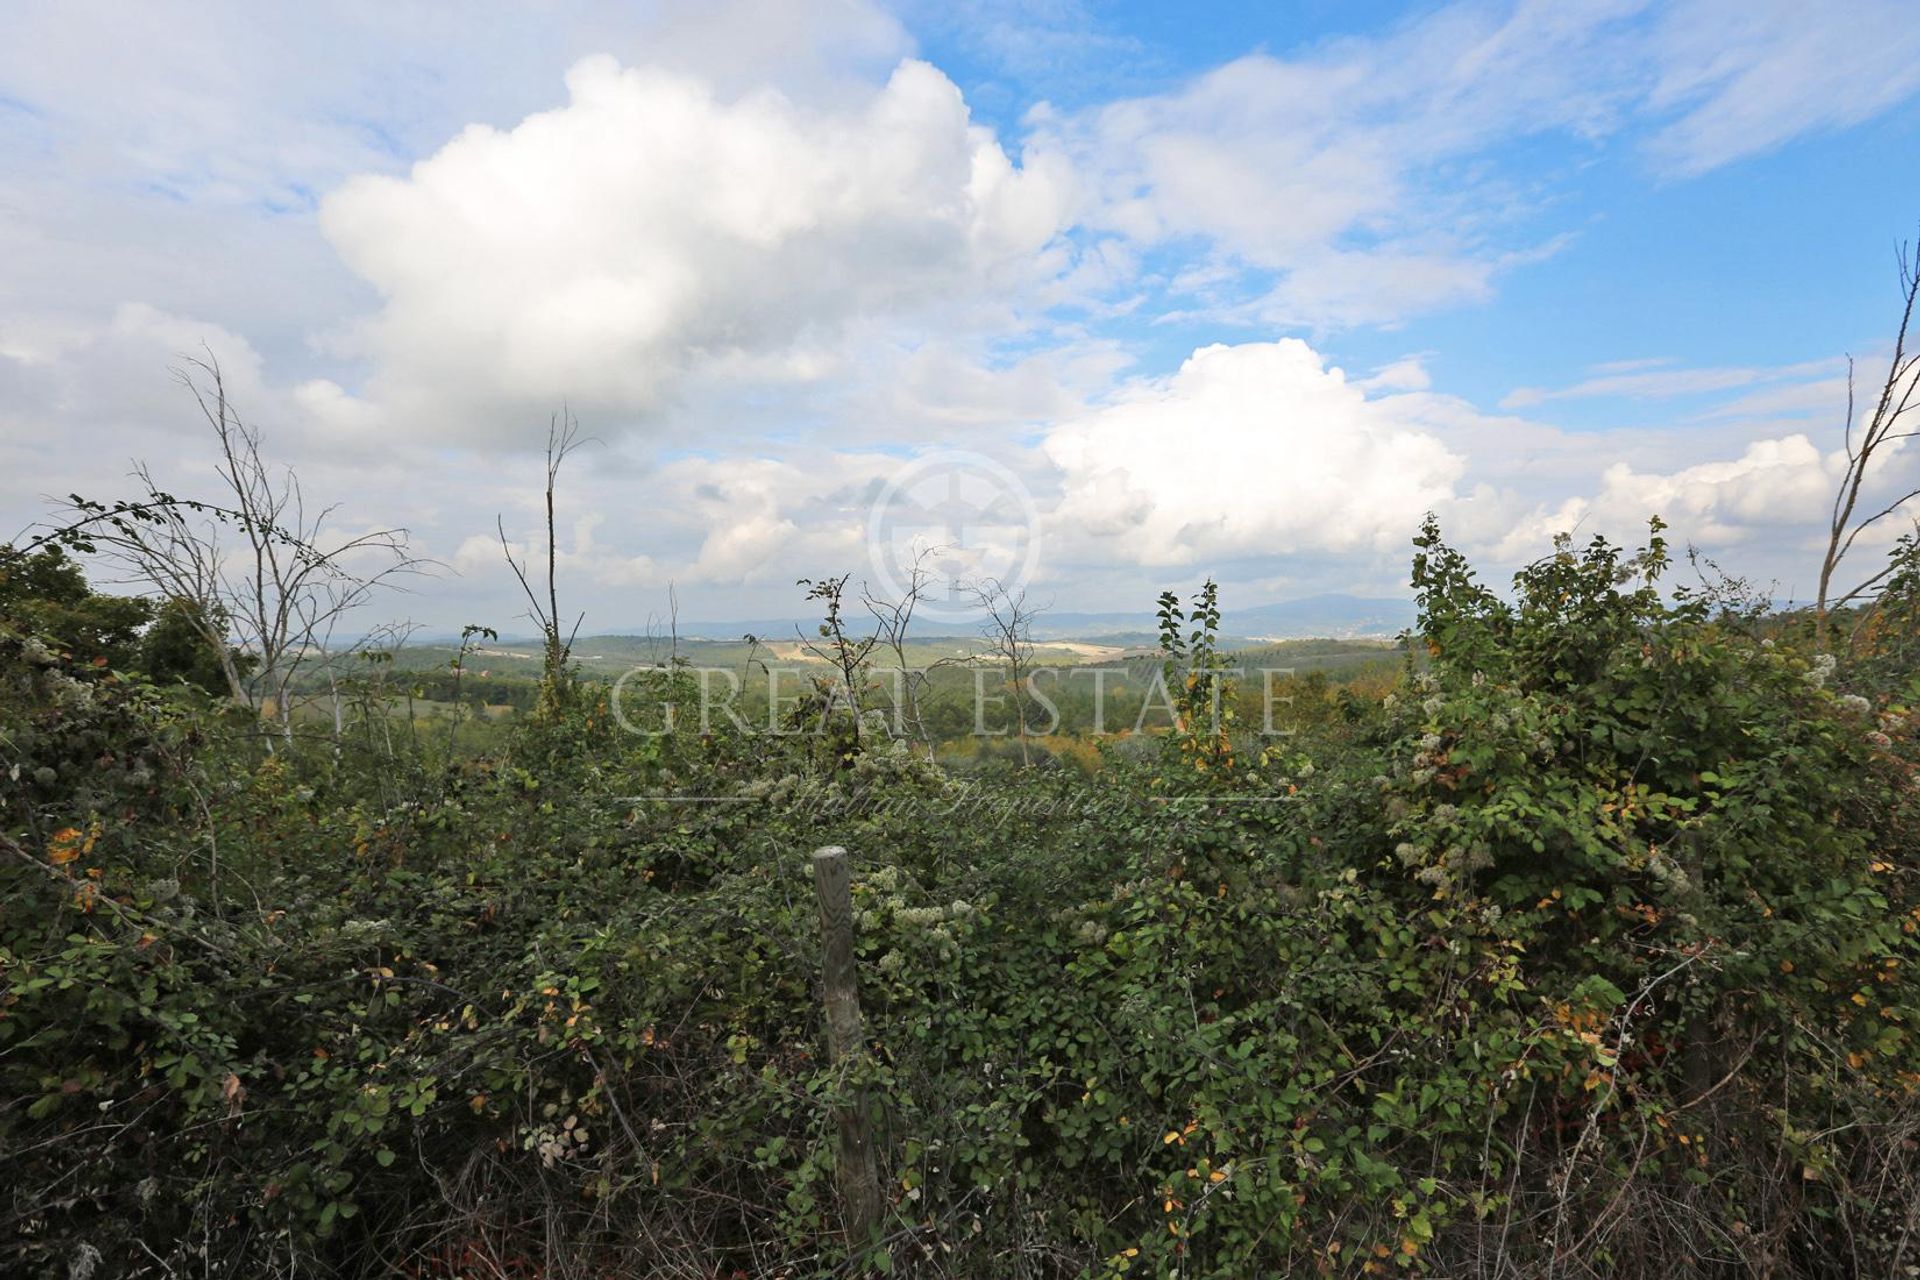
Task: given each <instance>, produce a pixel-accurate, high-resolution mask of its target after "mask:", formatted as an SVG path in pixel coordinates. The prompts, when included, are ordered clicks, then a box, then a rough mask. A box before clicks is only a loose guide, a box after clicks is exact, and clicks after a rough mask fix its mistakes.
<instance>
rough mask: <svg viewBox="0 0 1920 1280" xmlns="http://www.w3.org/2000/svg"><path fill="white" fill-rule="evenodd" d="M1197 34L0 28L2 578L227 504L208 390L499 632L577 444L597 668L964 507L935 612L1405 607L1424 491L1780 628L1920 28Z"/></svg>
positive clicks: (1459, 28) (364, 9) (1100, 14)
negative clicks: (6, 550) (138, 496)
mask: <svg viewBox="0 0 1920 1280" xmlns="http://www.w3.org/2000/svg"><path fill="white" fill-rule="evenodd" d="M1205 17H1206V20H1205V21H1204V22H1201V21H1196V20H1195V11H1194V10H1193V9H1192V8H1191V7H1190V6H1179V5H1167V4H1110V5H1097V4H1079V3H1073V2H1071V0H1026V2H1024V3H1011V2H1007V3H1002V2H1000V0H973V2H971V3H968V2H961V3H954V2H952V0H944V2H942V3H933V2H932V0H903V3H900V4H895V5H885V4H878V3H865V2H863V0H821V2H820V3H801V2H799V0H720V2H718V3H702V4H692V3H687V4H681V3H666V2H660V3H644V4H643V3H628V4H611V3H587V2H584V0H573V2H570V0H528V2H527V3H521V4H507V3H500V4H488V5H468V4H451V3H446V4H435V3H429V2H426V0H422V2H420V3H409V4H403V5H395V4H390V3H381V4H373V3H368V4H356V3H340V4H332V5H311V6H303V7H299V8H286V7H278V6H273V7H262V6H258V5H249V4H240V3H223V2H220V0H208V2H206V3H201V4H196V5H193V6H179V7H174V6H158V5H127V4H102V3H89V2H88V0H62V2H61V3H53V2H52V0H10V3H9V4H8V15H7V22H8V27H9V36H8V38H7V40H5V41H4V42H0V524H4V525H5V526H6V527H5V529H4V530H0V537H7V536H11V535H13V534H14V533H15V532H16V531H20V530H24V529H26V528H27V527H28V526H30V525H31V524H33V523H34V522H35V521H38V520H42V519H44V518H45V517H46V516H47V514H48V512H49V510H50V507H49V502H48V499H49V498H50V497H58V496H60V495H65V494H68V493H80V494H83V495H85V496H88V497H93V498H102V499H112V498H117V497H125V496H133V495H134V494H135V492H136V488H135V485H134V482H133V481H132V479H131V478H130V477H129V472H130V470H131V468H132V466H133V464H134V463H135V462H144V463H145V464H147V465H148V466H150V467H151V469H152V471H153V473H154V476H155V478H156V480H157V481H158V482H159V483H160V484H162V486H163V487H165V488H167V489H168V490H170V491H172V492H174V493H178V494H181V495H183V496H188V495H191V496H202V495H212V494H214V493H215V492H216V490H217V485H218V478H217V475H216V474H215V470H214V457H213V453H212V450H211V448H210V440H209V436H208V432H207V429H206V426H205V423H204V422H203V421H202V420H201V419H200V417H199V415H198V412H197V410H196V408H195V405H194V403H193V401H192V399H191V397H190V396H189V395H188V394H187V393H186V391H185V390H184V389H183V388H182V387H181V385H180V384H179V381H178V378H177V376H176V371H177V369H178V368H179V367H180V364H181V361H182V359H183V358H186V357H196V356H197V357H201V358H205V357H206V356H208V355H211V356H212V357H213V358H215V359H217V360H218V362H219V363H220V365H221V367H222V369H223V370H224V372H225V376H226V379H227V382H228V385H229V389H230V391H231V393H232V395H233V397H234V401H235V403H236V405H237V407H238V409H239V410H240V412H241V413H242V414H243V415H244V416H245V417H246V419H247V420H248V421H249V422H251V423H252V424H254V425H255V426H256V427H258V428H259V429H260V431H261V432H262V433H263V436H264V439H265V443H266V448H267V451H268V453H269V455H270V456H271V457H272V458H273V459H275V460H276V461H278V462H280V463H284V464H286V465H290V466H292V467H294V468H295V469H297V471H298V472H299V474H300V476H301V479H302V484H303V487H304V490H305V492H306V493H307V494H308V495H309V497H310V499H312V500H313V501H314V502H315V503H316V504H317V503H320V502H325V503H333V504H337V506H336V508H335V510H334V511H333V512H332V514H331V516H330V517H329V520H330V524H329V528H331V529H333V530H337V531H338V534H339V535H340V536H342V537H350V536H352V535H353V534H354V533H357V532H362V531H366V530H370V529H375V528H383V527H388V526H396V525H397V526H404V527H405V528H406V529H407V530H408V532H409V536H410V538H411V541H412V545H413V547H414V549H415V550H416V552H417V553H419V554H421V555H423V556H426V557H429V558H431V559H432V560H434V561H436V562H437V564H438V566H439V567H438V568H437V569H436V571H435V572H434V573H433V575H432V576H430V577H427V578H423V579H419V580H417V581H415V583H414V585H413V586H412V588H411V589H410V591H409V592H408V593H407V594H406V595H404V596H394V597H389V598H386V599H383V600H382V601H381V602H380V604H379V605H378V607H377V611H378V612H380V613H382V614H384V615H386V616H390V617H393V618H403V617H404V618H408V619H411V620H412V621H414V622H417V623H420V624H422V625H424V626H426V627H428V628H432V629H448V628H453V629H457V628H458V627H459V626H460V625H462V624H463V623H466V622H479V623H485V624H489V625H493V626H496V627H499V628H500V629H502V630H503V631H522V632H524V631H525V630H527V626H526V623H525V621H524V619H523V618H522V616H521V615H522V614H523V613H524V608H523V605H522V603H521V602H520V601H519V599H518V596H517V587H516V586H515V584H514V581H513V578H512V576H511V574H510V572H509V571H508V569H507V566H506V564H505V561H504V559H503V557H502V555H501V548H500V539H499V536H498V535H497V533H496V521H497V522H498V525H499V527H501V528H504V530H505V531H506V534H507V536H508V538H509V539H510V540H512V541H513V542H514V544H515V545H516V546H517V547H518V548H519V549H521V550H522V551H524V550H526V549H527V548H529V547H530V546H532V545H534V544H535V543H536V542H537V540H538V538H539V530H540V525H539V503H540V492H539V490H540V482H541V478H542V471H543V461H542V458H541V453H540V450H541V448H542V446H544V444H545V441H546V433H547V425H548V423H549V421H550V418H551V416H552V415H553V414H554V413H555V412H556V411H558V410H560V409H561V408H562V407H563V406H564V408H565V409H566V410H567V411H568V412H571V413H572V414H573V415H575V416H576V417H577V418H578V420H579V423H580V430H581V433H582V435H583V436H584V437H586V443H585V444H583V446H582V447H581V448H580V450H579V451H578V452H576V453H575V454H574V455H573V456H572V457H571V458H570V459H569V460H568V463H567V465H566V468H565V470H564V471H563V473H562V477H561V500H560V509H561V521H560V524H561V527H560V546H561V554H560V581H561V592H562V596H563V607H566V608H568V609H569V610H571V609H576V608H577V609H580V610H584V611H585V613H586V615H587V618H586V624H585V629H586V630H587V631H588V632H591V631H593V630H595V629H600V630H616V629H630V628H636V627H641V626H644V625H647V624H648V623H649V622H650V621H653V620H656V619H658V618H660V617H661V616H663V615H664V613H665V612H666V610H667V607H668V599H669V591H670V589H671V592H672V594H673V595H674V596H675V597H677V600H678V608H679V611H680V614H681V616H682V617H687V618H701V619H730V618H766V617H794V616H799V615H800V614H802V613H804V612H805V610H806V606H805V604H804V602H803V601H802V599H801V595H802V592H801V590H800V589H797V588H796V587H795V585H794V584H795V581H796V579H798V578H801V577H809V578H818V577H820V576H822V575H826V574H838V573H851V574H853V575H854V577H855V579H856V580H874V581H878V582H880V583H882V584H884V583H885V582H886V581H888V580H889V573H888V571H887V566H886V564H885V563H884V561H885V560H886V558H887V556H888V555H889V554H892V555H896V556H897V554H898V546H897V545H895V546H894V548H893V550H892V551H891V552H887V551H881V550H876V546H877V543H876V539H880V540H882V541H884V540H886V539H897V538H900V537H905V536H907V535H906V534H903V533H900V532H898V531H899V530H908V531H909V532H912V531H916V530H922V531H923V529H924V527H934V526H931V525H928V524H927V520H928V519H930V517H927V512H926V506H927V504H926V503H925V502H923V501H921V500H920V498H915V499H914V501H913V502H912V503H910V504H909V508H910V509H909V510H907V511H906V512H905V513H904V514H903V513H902V511H901V510H900V509H899V508H898V503H899V500H900V498H901V496H902V495H903V494H906V495H909V496H912V495H913V494H914V493H915V492H916V490H915V488H914V486H915V485H919V486H920V487H921V489H922V490H924V489H925V488H926V486H927V485H930V484H934V483H935V482H936V481H938V482H939V483H940V484H944V485H945V486H946V487H947V492H948V494H949V496H953V497H956V498H958V497H964V498H965V499H966V500H967V502H968V503H969V504H970V505H971V506H972V507H973V508H974V514H973V516H972V517H970V519H971V523H970V524H969V523H968V522H967V521H966V520H962V521H960V522H959V523H958V524H951V523H950V524H947V525H939V526H938V527H939V528H941V529H944V530H945V531H946V534H945V537H946V540H947V541H948V542H951V543H955V544H958V543H962V542H965V543H968V545H969V547H970V550H969V552H968V556H969V557H970V558H965V559H964V560H961V561H954V562H952V563H953V564H954V565H959V566H960V567H959V568H953V567H952V566H951V565H950V566H949V568H950V569H951V571H952V572H953V573H956V574H957V573H959V572H961V571H962V570H963V569H965V568H966V567H967V566H971V569H972V571H976V572H979V573H982V574H984V573H987V572H989V571H991V572H994V573H996V574H1008V575H1014V576H1017V577H1018V578H1019V579H1020V581H1022V582H1023V583H1025V584H1026V585H1028V586H1029V588H1030V590H1031V591H1032V592H1033V593H1034V596H1033V598H1034V599H1035V600H1037V601H1043V602H1045V603H1047V604H1050V605H1052V606H1053V607H1055V608H1058V609H1062V610H1076V611H1116V612H1120V611H1124V612H1142V611H1145V610H1147V609H1149V608H1150V607H1151V605H1152V602H1153V600H1154V598H1155V597H1156V596H1157V594H1158V593H1159V592H1160V591H1161V590H1163V589H1167V588H1174V589H1181V590H1187V589H1191V588H1192V587H1193V586H1194V585H1195V584H1196V583H1198V582H1199V581H1200V580H1201V579H1202V578H1204V577H1206V576H1208V575H1212V576H1214V577H1216V578H1217V579H1218V580H1219V581H1220V582H1221V585H1222V599H1223V602H1224V604H1225V606H1226V608H1227V611H1228V613H1229V616H1230V615H1231V611H1232V609H1233V607H1234V606H1235V605H1236V604H1238V605H1242V606H1246V605H1257V604H1266V603H1270V602H1275V601H1283V600H1288V599H1295V598H1300V597H1305V596H1311V595H1315V594H1319V593H1323V592H1333V591H1337V592H1348V593H1352V594H1356V595H1363V596H1376V597H1394V596H1404V595H1405V594H1406V591H1407V586H1406V582H1407V570H1408V562H1409V559H1410V555H1411V546H1410V539H1411V537H1412V536H1413V535H1414V533H1415V532H1416V531H1417V529H1418V526H1419V523H1420V520H1421V518H1422V517H1423V515H1424V514H1425V513H1427V512H1429V511H1431V512H1433V513H1434V514H1435V515H1436V516H1437V518H1438V519H1439V520H1440V522H1441V525H1442V528H1443V530H1444V531H1445V532H1446V534H1447V536H1448V537H1449V538H1450V540H1452V541H1454V542H1455V543H1456V544H1458V545H1460V546H1461V547H1463V548H1464V549H1466V550H1467V551H1468V553H1469V554H1470V555H1471V556H1472V557H1473V558H1474V560H1475V562H1476V564H1478V565H1479V566H1480V567H1481V568H1482V571H1483V574H1484V575H1485V576H1489V577H1492V578H1494V579H1496V580H1498V579H1499V578H1500V577H1501V576H1503V575H1504V574H1505V573H1507V572H1510V571H1511V570H1512V569H1513V568H1514V567H1515V566H1517V565H1519V564H1523V563H1525V562H1527V561H1530V560H1532V559H1535V558H1537V557H1538V556H1539V555H1541V554H1543V553H1544V552H1546V551H1547V550H1549V549H1550V548H1551V546H1552V539H1553V536H1554V535H1555V534H1556V533H1558V532H1563V531H1571V532H1573V533H1574V534H1575V535H1576V537H1578V538H1581V539H1585V538H1587V537H1590V536H1593V535H1595V534H1605V535H1608V536H1610V537H1613V538H1615V539H1617V540H1628V541H1631V540H1633V539H1635V538H1637V537H1639V536H1640V535H1641V534H1642V532H1643V531H1644V528H1645V522H1646V520H1647V518H1648V516H1649V515H1652V514H1658V515H1660V516H1661V517H1663V518H1664V519H1665V520H1666V521H1667V522H1668V524H1669V525H1670V526H1671V530H1672V532H1671V534H1670V536H1671V537H1673V538H1674V539H1675V540H1676V541H1677V542H1678V543H1679V544H1680V545H1682V546H1692V547H1694V548H1697V549H1698V550H1699V551H1700V552H1701V553H1702V554H1703V555H1704V556H1707V557H1709V558H1711V559H1712V560H1714V561H1715V562H1716V563H1718V564H1719V565H1721V566H1722V567H1723V568H1725V569H1726V570H1727V571H1729V572H1733V573H1738V574H1742V575H1746V576H1749V577H1751V578H1753V579H1755V580H1756V581H1757V582H1759V583H1760V584H1762V585H1763V586H1771V587H1772V588H1773V589H1774V590H1775V592H1776V593H1777V594H1778V595H1780V596H1793V595H1800V596H1804V595H1806V594H1808V589H1809V585H1810V583H1811V581H1812V579H1813V577H1814V575H1815V573H1816V572H1817V567H1818V561H1819V555H1820V548H1821V545H1822V542H1823V532H1822V530H1823V520H1824V516H1825V512H1826V508H1827V505H1828V503H1829V502H1830V499H1831V494H1832V492H1833V488H1834V484H1835V482H1836V481H1837V479H1838V476H1839V468H1840V467H1841V466H1843V465H1844V455H1843V454H1842V453H1841V452H1840V450H1841V447H1842V428H1843V415H1844V413H1845V405H1846V376H1847V367H1848V366H1847V360H1848V358H1849V356H1851V357H1853V358H1854V359H1855V360H1857V361H1858V367H1859V370H1860V373H1859V377H1860V380H1861V381H1862V382H1863V383H1874V382H1875V381H1876V380H1877V378H1878V377H1879V376H1880V375H1881V372H1882V369H1881V366H1882V365H1883V362H1884V361H1885V359H1886V357H1887V355H1888V351H1889V347H1888V344H1889V342H1890V339H1891V337H1892V330H1893V327H1894V324H1895V321H1896V319H1897V307H1898V302H1899V295H1898V286H1899V278H1898V275H1897V272H1896V266H1895V255H1896V250H1897V247H1898V245H1899V244H1900V242H1901V241H1903V240H1905V239H1910V238H1911V237H1912V236H1913V235H1914V233H1915V231H1916V229H1920V163H1916V160H1920V107H1917V106H1916V104H1917V103H1920V23H1915V22H1913V21H1912V20H1911V19H1912V13H1911V10H1910V7H1909V6H1908V5H1907V4H1905V3H1902V2H1901V0H1831V2H1830V3H1826V4H1822V5H1819V6H1814V5H1807V4H1804V3H1787V2H1781V3H1768V2H1766V0H1677V2H1675V3H1667V4H1646V3H1632V2H1628V0H1557V2H1551V3H1485V4H1444V5H1441V4H1417V5H1389V4H1383V3H1334V2H1333V0H1292V2H1290V3H1276V2H1268V3H1248V4H1238V5H1236V4H1221V5H1215V6H1209V7H1208V8H1207V10H1206V15H1205ZM1916 473H1920V462H1915V461H1914V459H1913V458H1912V457H1911V456H1909V453H1908V452H1906V451H1902V452H1897V453H1895V454H1893V455H1892V456H1890V457H1888V458H1887V459H1886V471H1885V473H1884V475H1883V476H1882V477H1881V479H1880V481H1879V487H1880V488H1881V489H1883V490H1884V491H1885V492H1889V493H1893V492H1903V491H1904V490H1896V489H1895V488H1894V486H1896V485H1898V484H1900V483H1901V481H1903V480H1907V481H1909V483H1908V485H1907V487H1908V488H1911V487H1913V486H1914V484H1916V483H1920V478H1916ZM956 477H958V478H956ZM962 481H964V483H962ZM935 487H938V485H936V486H935ZM923 496H924V495H923ZM890 503H891V504H894V505H893V506H889V504H890ZM1009 513H1011V514H1009ZM916 521H918V523H916ZM1889 523H1890V524H1891V523H1892V522H1889ZM956 529H957V530H959V532H957V533H956V532H955V530H956ZM1894 532H1897V530H1896V529H1889V530H1888V537H1889V538H1890V537H1891V535H1892V534H1893V533H1894ZM912 536H914V537H923V540H924V536H925V535H924V533H923V532H912ZM1878 550H1879V548H1878V547H1865V548H1863V550H1862V551H1861V552H1860V553H1859V554H1862V555H1872V554H1875V553H1876V552H1877V551H1878ZM569 602H571V603H569ZM376 620H383V619H373V618H369V619H368V621H369V622H370V623H371V622H373V621H376Z"/></svg>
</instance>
